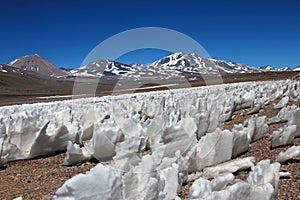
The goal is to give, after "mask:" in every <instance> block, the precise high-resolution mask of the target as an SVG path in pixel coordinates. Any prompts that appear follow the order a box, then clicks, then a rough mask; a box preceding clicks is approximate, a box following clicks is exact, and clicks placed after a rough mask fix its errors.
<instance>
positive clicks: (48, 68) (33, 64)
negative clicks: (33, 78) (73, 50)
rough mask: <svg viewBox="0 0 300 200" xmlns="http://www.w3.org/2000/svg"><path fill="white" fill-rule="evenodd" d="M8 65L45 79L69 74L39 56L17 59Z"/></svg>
mask: <svg viewBox="0 0 300 200" xmlns="http://www.w3.org/2000/svg"><path fill="white" fill-rule="evenodd" d="M7 65H8V66H11V67H14V68H18V69H21V70H23V71H28V72H34V73H36V74H37V75H40V76H45V77H60V76H65V75H67V74H68V73H67V72H65V71H64V70H61V69H59V68H57V67H56V66H55V65H54V64H52V63H50V62H49V61H47V60H45V59H44V58H42V57H41V56H39V55H37V54H34V55H27V56H23V57H21V58H17V59H15V60H13V61H12V62H10V63H8V64H7Z"/></svg>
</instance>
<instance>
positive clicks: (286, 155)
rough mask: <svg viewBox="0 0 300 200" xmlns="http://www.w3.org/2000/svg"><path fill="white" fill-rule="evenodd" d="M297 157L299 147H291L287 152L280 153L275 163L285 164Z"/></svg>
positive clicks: (299, 150) (299, 152) (299, 153)
mask: <svg viewBox="0 0 300 200" xmlns="http://www.w3.org/2000/svg"><path fill="white" fill-rule="evenodd" d="M299 155H300V146H292V147H290V148H289V149H288V150H286V151H282V152H280V153H279V154H278V156H277V158H276V161H277V162H285V161H287V160H290V159H292V158H294V157H296V156H299Z"/></svg>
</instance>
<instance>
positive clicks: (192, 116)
mask: <svg viewBox="0 0 300 200" xmlns="http://www.w3.org/2000/svg"><path fill="white" fill-rule="evenodd" d="M296 86H297V87H296ZM299 92H300V87H299V83H298V82H296V81H291V80H285V81H268V82H245V83H232V84H225V85H215V86H206V87H199V88H188V89H177V90H172V91H159V92H148V93H139V94H126V95H119V96H107V97H95V98H86V99H77V100H73V101H60V102H51V103H38V104H31V105H17V106H8V107H1V108H0V110H1V112H0V113H1V114H0V122H1V123H0V131H1V132H0V144H1V143H2V148H1V164H2V165H4V164H5V163H6V162H7V161H12V160H17V159H27V158H32V157H36V156H39V155H44V154H49V153H53V152H55V151H61V150H65V149H67V156H66V159H65V163H64V164H65V165H73V164H76V163H80V162H84V161H86V160H89V159H91V158H96V159H98V160H99V161H107V160H110V161H111V163H110V165H109V166H103V165H101V164H98V165H97V167H96V168H94V169H93V170H91V172H89V173H88V174H85V175H77V176H75V177H73V178H72V179H70V180H68V181H67V182H66V183H65V184H64V185H63V186H62V187H61V188H60V189H59V190H58V191H57V192H56V196H55V198H57V199H66V198H69V199H72V198H73V199H74V198H75V199H78V198H81V197H82V198H83V197H84V195H87V196H86V198H89V197H91V198H92V197H94V196H93V195H100V196H101V197H105V198H107V199H133V198H137V199H151V198H152V199H175V198H178V197H177V194H179V192H180V189H181V185H182V183H183V182H186V181H187V180H188V173H196V172H199V171H201V170H203V169H204V168H207V167H210V166H213V165H216V164H220V163H222V162H225V161H229V160H231V159H232V158H235V157H236V156H238V155H240V154H242V153H244V152H246V151H247V150H248V148H249V143H250V142H253V141H255V140H258V139H260V138H262V137H265V136H266V130H267V127H268V125H267V118H266V117H265V116H261V117H257V116H252V117H251V118H250V119H249V120H248V121H247V122H246V123H245V124H244V125H236V126H234V128H233V129H232V130H221V129H219V128H218V127H219V126H220V125H221V123H222V122H224V121H227V120H230V119H231V118H232V114H233V112H234V111H235V110H238V109H245V108H251V107H253V108H254V107H255V106H256V105H260V106H264V105H266V104H268V103H269V102H270V101H272V100H275V99H276V98H278V97H282V96H289V98H290V99H295V98H297V97H299V95H298V94H299ZM297 95H298V96H297ZM293 116H294V118H295V119H296V117H297V116H298V113H297V112H293ZM295 119H294V120H290V122H289V123H290V124H289V126H293V125H295V126H296V127H297V130H298V129H300V124H299V123H298V122H297V121H296V120H295ZM296 132H297V131H296ZM295 135H297V134H295ZM248 161H249V162H248ZM248 161H247V162H246V161H245V162H244V163H235V164H233V165H234V167H236V168H239V167H242V166H244V164H245V163H246V164H245V165H246V166H247V167H248V166H249V165H251V164H250V160H248ZM225 166H226V165H225ZM263 166H266V167H265V168H266V169H265V168H264V167H263ZM270 166H275V165H273V164H272V165H268V164H261V165H258V168H259V169H261V168H264V169H263V170H265V171H266V174H268V177H269V176H272V177H274V176H273V175H272V174H273V171H272V170H273V169H272V167H270ZM234 167H233V168H234ZM215 169H216V168H215ZM225 169H226V168H223V170H225ZM254 169H256V168H254ZM221 171H222V170H221ZM225 171H226V170H225ZM254 171H255V170H254ZM254 171H253V173H254V174H255V173H256V174H259V172H254ZM258 171H259V170H258ZM100 177H101V178H100ZM264 178H265V177H260V175H259V176H258V175H255V176H254V175H253V177H252V178H249V179H250V180H251V181H250V182H251V183H250V182H249V181H248V182H241V183H235V184H233V185H230V184H231V182H230V181H229V182H230V184H229V185H227V182H226V180H227V179H226V178H225V179H220V180H219V179H218V181H220V182H222V184H223V186H224V187H223V186H222V187H221V186H216V185H215V184H216V183H214V184H213V185H215V186H211V185H210V183H208V182H206V181H204V182H203V183H202V182H201V184H200V186H199V187H200V188H208V189H209V188H210V187H211V188H212V189H211V191H212V192H211V193H213V194H215V195H217V196H218V195H222V194H223V193H222V194H221V193H219V192H221V191H223V189H224V188H225V189H226V188H228V190H231V191H233V192H234V191H241V192H237V193H235V195H237V196H235V197H239V195H242V191H245V192H253V193H251V195H254V194H255V193H256V192H258V195H261V196H257V197H266V196H267V195H271V196H272V195H273V194H274V192H276V188H274V187H275V183H274V181H273V178H271V179H272V181H271V182H272V183H270V184H265V187H261V186H260V185H259V184H260V183H256V182H257V181H256V179H259V180H260V179H264ZM266 179H267V181H269V178H266ZM230 180H231V179H230ZM274 180H275V179H274ZM216 181H217V180H216ZM218 181H217V182H218ZM94 182H97V183H95V184H94ZM229 182H228V183H229ZM258 182H259V181H258ZM87 183H90V184H89V185H93V187H91V188H87V187H86V185H87ZM268 183H269V182H268ZM214 188H218V189H220V188H221V189H222V190H221V189H220V191H218V192H216V191H213V190H215V189H214ZM249 188H250V189H249ZM91 190H93V191H91ZM226 190H227V189H226ZM107 191H111V193H114V194H108V193H107ZM112 191H114V192H112ZM211 193H209V195H211ZM224 195H225V196H226V195H228V193H226V192H225V193H224ZM251 195H250V196H251ZM264 195H265V196H264Z"/></svg>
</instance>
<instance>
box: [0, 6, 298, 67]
mask: <svg viewBox="0 0 300 200" xmlns="http://www.w3.org/2000/svg"><path fill="white" fill-rule="evenodd" d="M0 8H1V12H0V63H3V64H5V63H8V62H9V61H11V60H13V59H14V58H17V57H20V56H23V55H28V54H34V53H38V54H40V55H41V56H43V57H44V58H46V59H47V60H49V61H51V62H53V63H54V64H55V65H57V66H59V67H67V68H70V67H78V66H79V65H80V64H81V62H82V61H83V59H84V58H85V57H86V55H87V54H88V53H89V52H90V51H91V50H92V49H93V48H94V47H95V46H96V45H98V44H99V43H100V42H102V41H103V40H105V39H107V38H108V37H110V36H112V35H114V34H117V33H119V32H121V31H125V30H128V29H132V28H138V27H148V26H152V27H164V28H169V29H174V30H176V31H179V32H182V33H184V34H187V35H188V36H190V37H192V38H194V39H195V40H197V41H198V42H199V43H200V44H201V45H202V46H203V47H204V48H205V49H206V50H207V51H208V53H209V54H210V55H211V56H212V57H213V58H217V59H224V60H228V61H235V62H240V63H245V64H249V65H252V66H263V65H272V66H275V67H283V66H288V67H295V66H298V65H300V3H299V2H298V1H290V0H285V1H281V2H276V1H208V0H207V1H199V0H198V1H197V0H194V1H191V0H184V1H183V0H180V1H176V0H165V1H162V0H160V1H158V0H151V1H137V0H136V1H132V0H126V1H109V0H107V1H104V0H103V1H100V0H98V1H96V0H86V1H81V0H73V1H71V0H61V1H59V0H44V1H41V0H38V1H37V0H4V1H0ZM149 52H152V53H149ZM164 55H165V52H161V51H158V52H155V51H149V50H148V51H146V53H143V52H142V51H138V52H137V53H136V54H132V55H128V56H123V58H122V59H121V60H119V61H123V62H125V63H126V62H127V63H131V62H151V61H153V60H155V59H157V58H159V57H160V56H164Z"/></svg>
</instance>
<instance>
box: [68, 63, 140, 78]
mask: <svg viewBox="0 0 300 200" xmlns="http://www.w3.org/2000/svg"><path fill="white" fill-rule="evenodd" d="M137 70H138V68H137V67H134V66H133V65H132V66H131V65H126V64H122V63H119V62H114V61H110V60H98V61H95V62H91V63H89V64H87V65H85V66H83V67H80V68H78V69H74V70H71V71H70V73H71V74H73V75H74V76H90V77H99V76H100V77H101V76H122V75H127V74H129V73H133V72H135V71H137Z"/></svg>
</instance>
